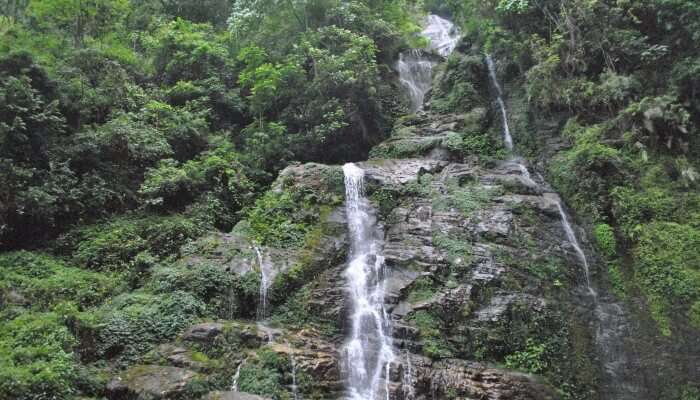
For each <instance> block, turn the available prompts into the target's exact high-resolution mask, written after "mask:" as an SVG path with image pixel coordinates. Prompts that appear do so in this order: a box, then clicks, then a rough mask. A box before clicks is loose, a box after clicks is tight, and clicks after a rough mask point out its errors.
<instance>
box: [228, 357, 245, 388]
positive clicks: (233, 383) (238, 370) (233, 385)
mask: <svg viewBox="0 0 700 400" xmlns="http://www.w3.org/2000/svg"><path fill="white" fill-rule="evenodd" d="M246 361H248V359H247V358H244V359H243V361H241V363H240V364H238V367H236V373H235V374H234V375H233V378H232V381H231V391H232V392H237V391H238V378H239V377H240V376H241V368H242V367H243V366H244V365H245V363H246Z"/></svg>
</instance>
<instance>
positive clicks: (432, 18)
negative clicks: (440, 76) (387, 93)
mask: <svg viewBox="0 0 700 400" xmlns="http://www.w3.org/2000/svg"><path fill="white" fill-rule="evenodd" d="M421 35H423V36H424V37H425V38H427V39H428V41H429V42H428V48H427V49H426V50H427V51H429V52H430V51H432V52H434V53H436V54H438V55H440V56H442V57H447V56H449V55H450V53H452V51H453V50H454V48H455V47H456V45H457V41H458V40H459V32H458V31H457V29H456V28H455V27H454V25H453V24H452V23H451V22H450V21H448V20H446V19H443V18H440V17H438V16H437V15H429V16H428V17H427V18H426V20H425V27H424V29H423V31H422V32H421ZM435 64H436V61H435V59H434V57H430V56H429V54H426V53H425V52H424V50H419V49H412V50H408V51H405V52H403V53H401V54H399V61H398V62H397V64H396V69H397V70H398V72H399V81H400V82H401V84H402V85H403V86H404V87H405V88H406V91H407V92H408V96H409V98H410V100H411V110H410V111H411V112H416V111H419V110H421V109H422V108H423V103H424V101H425V95H426V93H428V91H429V90H430V88H431V86H432V80H433V67H434V66H435Z"/></svg>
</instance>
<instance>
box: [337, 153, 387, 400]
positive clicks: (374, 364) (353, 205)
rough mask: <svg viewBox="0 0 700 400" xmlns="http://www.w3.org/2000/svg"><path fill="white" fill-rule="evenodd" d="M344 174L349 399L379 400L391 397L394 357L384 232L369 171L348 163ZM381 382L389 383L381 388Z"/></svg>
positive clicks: (346, 347)
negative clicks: (368, 193) (369, 190)
mask: <svg viewBox="0 0 700 400" xmlns="http://www.w3.org/2000/svg"><path fill="white" fill-rule="evenodd" d="M343 172H344V174H345V208H346V213H347V220H348V230H349V233H350V251H349V257H348V266H347V269H346V270H345V277H346V278H347V282H348V287H349V295H350V302H351V306H352V307H351V313H350V319H351V321H350V322H351V326H352V327H351V336H350V338H349V340H348V342H347V344H346V345H345V349H344V350H345V358H346V359H345V362H346V368H347V372H348V396H349V398H350V399H351V400H378V399H379V398H380V396H381V395H382V394H384V397H385V398H386V399H388V398H389V390H388V379H389V369H390V365H391V362H392V361H393V360H394V353H393V350H392V341H391V334H390V322H389V319H388V318H387V313H386V310H385V308H384V292H385V287H384V286H385V280H384V274H385V265H384V257H382V255H381V250H382V240H381V237H382V232H381V230H380V229H379V228H378V226H377V224H376V218H375V216H374V211H373V210H372V208H371V206H370V204H369V201H368V200H367V198H366V197H365V193H364V175H365V174H364V171H363V170H362V169H361V168H359V167H357V166H356V165H355V164H352V163H348V164H345V165H344V166H343ZM382 374H384V377H382ZM382 378H383V380H384V385H382V384H381V383H382ZM382 392H384V393H382Z"/></svg>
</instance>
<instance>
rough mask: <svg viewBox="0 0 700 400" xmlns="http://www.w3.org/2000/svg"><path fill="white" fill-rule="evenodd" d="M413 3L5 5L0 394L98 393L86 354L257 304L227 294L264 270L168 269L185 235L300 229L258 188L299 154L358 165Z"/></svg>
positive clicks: (388, 92) (375, 128)
mask: <svg viewBox="0 0 700 400" xmlns="http://www.w3.org/2000/svg"><path fill="white" fill-rule="evenodd" d="M418 11H419V10H418V8H417V7H416V6H414V5H413V4H407V3H406V2H404V1H401V0H399V1H378V2H377V1H371V2H365V1H354V2H340V1H333V0H330V1H328V0H318V1H316V0H312V1H304V2H275V1H237V2H233V3H231V2H228V1H221V0H211V1H205V2H192V1H189V2H188V1H170V0H168V1H155V0H154V1H150V0H146V1H142V0H135V1H129V0H99V1H96V2H81V1H77V0H75V1H74V0H41V1H40V0H36V1H35V0H31V1H14V0H10V1H3V2H1V3H0V13H1V15H0V27H1V28H0V187H2V188H3V189H2V195H1V197H0V249H3V250H4V251H6V253H4V254H2V256H0V298H1V299H2V306H0V307H1V311H0V326H2V328H0V348H1V349H2V351H0V353H2V355H1V356H0V371H2V372H1V373H0V374H2V376H1V377H0V398H3V399H4V398H8V399H9V398H13V399H38V398H45V396H47V395H48V394H49V393H50V396H51V397H52V398H66V397H70V396H74V395H81V394H82V395H88V396H90V395H96V394H97V392H96V391H98V390H101V387H100V386H101V385H104V382H99V380H100V379H105V378H104V377H102V375H100V374H93V373H91V372H90V368H93V367H92V366H88V365H92V363H93V361H96V360H108V361H109V362H110V364H111V365H114V366H117V367H119V366H124V365H128V364H129V363H131V362H133V361H134V360H136V359H137V358H139V357H141V356H142V354H143V352H145V351H147V350H148V349H150V347H151V345H152V344H154V343H159V342H162V341H164V340H167V339H170V338H172V337H173V336H174V335H176V334H177V333H179V332H180V331H181V330H182V329H183V328H184V327H186V324H188V323H190V322H192V321H194V320H196V319H198V318H201V317H204V316H217V315H224V313H230V312H232V311H231V310H232V309H233V310H234V311H233V312H235V313H236V315H243V316H246V315H250V305H248V306H245V304H247V303H251V304H252V303H254V301H243V300H242V301H241V304H244V305H243V306H241V307H239V308H236V307H235V306H234V307H233V308H232V306H231V305H229V304H223V303H222V301H223V300H222V298H223V297H225V296H222V293H224V292H226V293H228V292H229V291H230V290H232V289H231V288H235V290H236V291H237V293H238V295H235V296H234V298H235V297H236V296H238V297H239V298H241V299H247V298H248V297H246V296H249V295H252V296H254V295H255V294H257V285H258V282H257V277H251V279H247V278H246V279H247V280H246V279H244V280H242V281H240V282H234V281H232V279H233V278H232V276H230V275H229V274H225V273H224V272H222V271H221V270H220V269H217V268H214V267H206V266H205V267H201V268H198V269H197V270H194V271H193V270H191V269H188V268H186V267H184V266H182V265H173V262H174V261H175V260H176V259H178V257H179V256H181V255H182V254H181V253H180V251H181V250H180V249H181V247H182V246H183V245H185V244H188V243H192V242H193V240H194V239H196V238H198V237H200V236H202V235H203V234H204V233H205V232H207V231H211V230H216V229H219V230H222V231H226V232H228V231H230V230H231V228H232V227H233V226H234V225H235V224H236V223H237V222H238V221H239V220H240V219H241V218H242V216H245V215H250V218H249V219H250V220H251V221H252V222H253V225H254V226H252V227H251V229H252V231H254V233H256V236H255V237H257V238H258V239H259V241H261V242H265V241H267V240H278V239H279V240H281V239H280V238H282V239H285V240H290V241H299V240H300V239H301V237H300V236H299V235H302V236H303V234H304V232H303V230H304V229H306V228H305V226H304V225H302V224H297V225H291V226H289V227H288V229H287V230H283V231H276V230H273V229H271V227H272V226H275V224H276V223H277V222H279V221H278V219H279V218H278V219H275V218H276V216H275V214H274V213H275V212H279V213H280V215H281V213H283V212H285V211H288V210H289V207H293V206H294V205H293V203H292V200H291V199H289V198H287V197H284V196H283V197H281V198H277V197H274V196H273V197H271V196H270V195H267V196H265V197H262V198H261V199H260V200H258V201H257V203H256V199H257V198H258V197H259V194H260V193H262V192H263V191H264V190H265V189H266V188H267V187H268V185H269V184H270V182H271V181H272V179H274V178H275V176H276V174H277V172H278V171H279V170H280V169H281V168H282V167H284V166H286V165H287V164H288V163H289V162H290V161H292V160H297V161H323V162H329V163H340V162H344V161H346V160H349V159H361V158H363V157H366V154H367V152H368V150H369V147H370V146H371V145H373V144H375V143H378V142H379V141H380V140H381V139H382V137H383V136H384V135H385V134H386V132H387V131H388V129H389V128H390V127H391V125H392V124H393V118H395V117H396V116H398V115H400V114H403V113H404V112H405V105H404V104H403V103H402V101H401V100H398V99H399V98H400V96H397V93H398V92H397V86H396V83H395V79H393V78H392V75H393V74H394V73H393V72H392V69H391V68H390V67H389V65H390V64H391V63H392V62H393V60H394V59H395V58H396V55H397V52H398V51H399V50H400V49H402V48H406V47H407V46H409V45H410V44H411V43H413V42H416V41H418V40H419V39H418V37H417V35H416V32H417V31H418V29H419V26H418V25H417V23H416V21H417V18H416V15H418V14H417V13H418ZM266 207H269V208H270V209H267V208H266ZM285 207H287V208H285ZM274 210H277V211H274ZM256 224H257V225H256ZM300 229H301V231H300ZM290 243H291V242H290ZM39 249H41V251H42V252H27V251H24V250H37V251H38V250H39ZM230 297H231V296H230V293H229V295H227V296H226V298H230ZM246 307H248V308H247V309H246ZM88 338H89V339H88ZM94 380H97V381H98V383H95V382H93V381H94ZM244 381H245V378H244ZM242 384H243V383H242Z"/></svg>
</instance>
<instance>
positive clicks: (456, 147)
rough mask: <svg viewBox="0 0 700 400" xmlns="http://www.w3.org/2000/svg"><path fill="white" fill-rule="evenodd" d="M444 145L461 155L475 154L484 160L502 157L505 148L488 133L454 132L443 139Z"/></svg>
mask: <svg viewBox="0 0 700 400" xmlns="http://www.w3.org/2000/svg"><path fill="white" fill-rule="evenodd" d="M444 144H445V147H447V149H449V150H451V151H452V152H453V153H455V154H458V155H460V156H461V157H467V156H473V155H477V156H479V157H482V158H484V159H486V160H489V159H493V158H503V157H504V156H505V153H506V151H505V149H504V148H503V146H502V142H501V141H498V140H495V139H494V138H493V136H491V135H490V134H488V133H465V134H459V133H454V134H452V135H450V136H448V138H447V139H446V140H445V143H444Z"/></svg>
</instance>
